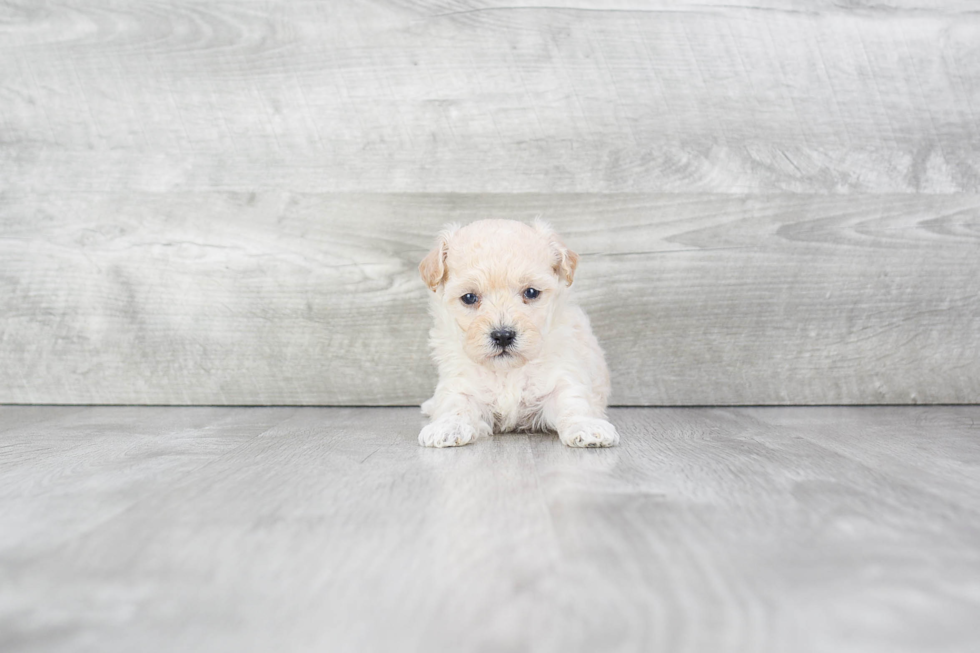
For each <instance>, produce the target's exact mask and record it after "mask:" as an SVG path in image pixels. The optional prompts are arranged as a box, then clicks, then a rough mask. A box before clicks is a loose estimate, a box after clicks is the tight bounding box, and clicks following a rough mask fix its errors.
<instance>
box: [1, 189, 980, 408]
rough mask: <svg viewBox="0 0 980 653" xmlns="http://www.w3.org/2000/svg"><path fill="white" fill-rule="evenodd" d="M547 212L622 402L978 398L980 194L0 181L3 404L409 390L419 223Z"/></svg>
mask: <svg viewBox="0 0 980 653" xmlns="http://www.w3.org/2000/svg"><path fill="white" fill-rule="evenodd" d="M536 214H542V215H544V216H545V217H547V218H549V219H551V220H552V221H553V222H554V223H555V225H556V226H557V228H558V229H559V231H560V232H561V233H563V234H564V235H565V237H566V240H567V242H568V243H569V245H570V246H571V247H572V248H573V249H575V250H576V251H578V252H579V253H580V254H581V262H580V266H579V270H578V273H577V275H576V284H575V291H576V292H577V294H578V296H579V298H580V300H581V303H582V304H583V306H584V307H585V308H586V310H587V311H588V312H589V314H590V315H591V316H592V320H593V324H594V329H595V331H596V333H597V334H598V337H599V340H600V342H601V343H602V344H603V346H604V347H605V349H606V351H607V354H608V358H609V362H610V366H611V369H612V373H613V401H614V402H615V403H620V404H652V405H709V404H770V403H773V404H793V403H804V404H833V403H974V402H977V401H978V399H980V338H978V335H977V334H978V333H980V302H978V301H977V297H978V296H980V199H978V198H976V197H967V196H952V197H943V196H914V195H899V196H861V197H836V196H798V195H788V196H771V197H767V198H740V197H730V196H700V195H698V196H677V195H567V194H558V195H507V194H504V195H477V196H473V195H422V194H410V195H394V194H381V195H359V194H358V195H349V194H336V195H320V194H316V195H307V194H302V195H300V194H289V193H277V194H231V193H203V194H181V195H177V196H169V197H167V198H166V200H165V201H162V202H161V201H159V198H158V196H156V195H154V194H139V193H135V194H127V195H122V194H120V193H109V194H96V193H85V194H58V195H49V196H48V199H47V200H46V201H40V199H39V197H38V196H37V195H34V194H29V193H28V194H24V195H14V194H7V195H6V196H5V201H4V202H3V203H2V204H0V231H2V233H3V237H0V288H2V290H3V292H2V293H0V314H2V315H3V316H4V317H3V321H2V323H0V324H2V325H3V329H2V332H0V346H2V356H3V365H2V366H0V401H5V402H15V403H135V404H141V403H150V404H174V403H176V404H321V405H322V404H327V405H329V404H381V405H384V404H418V402H419V401H421V400H423V399H425V398H426V397H427V396H428V394H427V393H429V392H431V390H432V388H433V387H434V383H435V377H434V373H435V372H434V367H433V366H432V365H431V363H430V362H429V359H428V352H427V346H426V333H427V330H428V324H429V318H428V317H427V315H426V302H427V298H426V292H427V291H426V290H425V288H424V286H423V284H422V283H421V281H420V280H419V278H418V273H417V269H416V267H417V264H418V261H419V260H421V258H422V256H423V255H424V254H425V252H426V251H427V250H428V248H429V247H430V245H431V242H432V239H433V234H434V233H435V232H436V231H437V230H438V228H439V227H440V225H442V224H443V223H444V222H448V221H451V220H462V221H467V220H470V219H476V218H479V217H489V216H495V217H510V218H518V219H529V218H531V217H533V216H534V215H536ZM201 215H206V216H207V219H206V220H203V221H202V220H201V218H200V216H201Z"/></svg>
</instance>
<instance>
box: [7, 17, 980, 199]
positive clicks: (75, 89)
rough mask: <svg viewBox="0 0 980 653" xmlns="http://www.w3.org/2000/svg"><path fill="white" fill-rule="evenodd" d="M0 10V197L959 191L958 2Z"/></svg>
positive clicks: (971, 57) (969, 24)
mask: <svg viewBox="0 0 980 653" xmlns="http://www.w3.org/2000/svg"><path fill="white" fill-rule="evenodd" d="M548 5H549V6H521V5H519V4H515V3H508V2H501V1H496V0H466V1H462V0H461V1H452V0H440V1H438V2H417V1H413V0H388V1H379V2H371V3H363V2H356V1H354V0H340V1H332V2H328V3H321V2H304V1H299V0H296V1H290V2H277V3H274V4H269V3H264V2H229V1H219V0H212V1H208V2H198V1H193V2H190V1H186V0H165V1H162V2H143V1H140V0H116V1H114V2H111V3H109V4H105V3H92V2H81V1H78V0H61V1H44V2H38V1H33V0H32V1H30V2H27V1H9V0H8V1H5V2H3V3H0V12H2V14H0V16H2V19H0V25H2V27H0V30H2V31H0V35H2V38H0V107H2V111H0V134H2V138H3V143H4V147H3V148H2V149H0V190H11V189H34V190H37V191H39V192H44V191H47V190H51V189H55V190H72V191H81V190H86V191H112V190H117V189H126V190H140V191H154V192H175V191H187V190H213V189H221V190H235V191H244V192H251V191H255V190H280V189H286V190H293V191H303V192H337V191H363V192H388V191H401V192H723V193H729V192H732V193H771V192H803V193H812V192H816V193H824V192H853V191H860V192H881V193H893V192H943V193H945V192H971V193H976V192H978V191H980V154H978V153H980V106H978V105H980V13H978V12H977V11H976V6H975V4H973V3H971V2H962V1H954V0H947V1H943V2H905V1H897V0H889V1H887V2H879V3H874V4H873V5H871V4H868V3H853V4H842V3H834V2H802V1H798V0H782V1H766V2H729V3H724V4H718V3H710V2H702V1H694V0H688V1H683V2H677V1H670V2H666V1H644V2H641V1H636V0H630V1H626V2H618V3H616V4H615V6H614V7H610V5H609V4H608V3H605V2H600V1H598V0H593V1H587V0H575V1H569V0H562V1H556V2H549V3H548Z"/></svg>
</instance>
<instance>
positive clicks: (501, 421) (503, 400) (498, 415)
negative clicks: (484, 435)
mask: <svg viewBox="0 0 980 653" xmlns="http://www.w3.org/2000/svg"><path fill="white" fill-rule="evenodd" d="M495 386H496V387H494V388H492V389H491V395H492V399H491V401H490V402H489V403H490V405H491V406H492V407H493V412H494V417H495V421H496V422H497V424H496V427H497V428H496V430H498V431H503V432H507V431H513V430H518V429H522V428H529V427H530V426H531V424H532V422H533V418H534V416H535V415H536V414H537V412H538V411H539V410H540V408H541V397H540V396H539V395H540V389H539V388H536V387H535V386H534V385H533V384H532V383H531V382H530V381H529V380H528V378H527V377H525V376H524V375H514V376H513V377H509V378H505V379H502V380H501V382H498V383H497V384H495Z"/></svg>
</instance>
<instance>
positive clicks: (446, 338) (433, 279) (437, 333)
mask: <svg viewBox="0 0 980 653" xmlns="http://www.w3.org/2000/svg"><path fill="white" fill-rule="evenodd" d="M577 263H578V256H577V255H576V254H575V253H574V252H572V251H571V250H569V249H568V248H567V247H565V245H564V244H563V243H562V241H561V240H560V239H559V238H558V236H557V235H556V234H555V232H554V231H553V230H552V229H551V227H549V226H548V225H547V224H545V223H544V222H541V221H537V220H536V221H535V222H534V224H532V225H527V224H524V223H522V222H516V221H513V220H481V221H479V222H474V223H472V224H470V225H467V226H466V227H463V228H459V227H457V226H455V225H451V226H449V227H447V228H446V229H445V230H443V231H442V233H440V234H439V238H438V241H437V243H436V246H435V248H434V249H433V250H432V251H431V252H430V253H429V254H428V256H426V257H425V259H424V260H423V261H422V263H421V264H420V265H419V272H420V273H421V275H422V279H423V280H424V281H425V283H426V284H427V285H428V286H429V288H430V289H431V290H432V297H431V304H430V309H431V313H432V316H433V318H434V322H435V323H434V325H433V327H432V330H431V332H430V343H431V346H432V351H433V357H434V359H435V362H436V364H437V365H438V366H439V384H438V386H437V387H436V391H435V395H434V396H433V397H432V398H431V399H429V400H428V401H426V402H425V403H424V404H422V412H423V413H425V414H426V415H428V416H429V417H430V418H431V421H430V423H429V424H428V425H426V426H425V427H424V428H423V429H422V432H421V433H419V444H422V445H424V446H428V447H452V446H458V445H463V444H469V443H470V442H473V441H474V440H476V439H477V438H480V437H484V436H489V435H491V434H493V433H494V432H495V431H496V432H509V431H557V432H558V436H559V438H560V439H561V441H562V442H563V443H565V444H566V445H568V446H570V447H608V446H613V445H615V444H617V443H618V442H619V434H618V433H617V432H616V429H615V427H614V426H613V425H612V424H610V423H609V422H608V421H606V413H605V409H606V401H607V399H608V396H609V371H608V369H607V368H606V362H605V358H604V356H603V353H602V349H600V347H599V343H598V342H597V341H596V339H595V336H594V335H592V329H591V327H590V325H589V318H588V317H587V316H586V315H585V312H584V311H583V310H582V309H581V308H579V306H578V305H577V304H576V303H575V301H574V299H573V297H572V294H571V290H570V288H569V286H571V284H572V279H573V277H574V275H575V268H576V265H577ZM528 288H534V289H536V290H537V291H539V292H540V294H539V295H538V297H536V298H534V299H528V298H527V296H526V295H525V291H526V290H527V289H528ZM470 293H472V294H473V295H475V296H476V297H477V298H478V301H477V302H476V303H474V304H472V305H467V304H465V303H464V302H463V301H462V298H463V296H464V295H468V294H470ZM531 294H533V293H531ZM468 299H470V300H472V297H469V298H468ZM499 329H509V330H512V331H513V332H514V333H515V334H516V335H515V338H514V341H513V343H512V344H511V345H509V346H507V347H503V348H502V347H500V346H499V345H495V343H494V341H493V339H492V338H491V336H490V334H491V333H492V332H493V331H494V330H499Z"/></svg>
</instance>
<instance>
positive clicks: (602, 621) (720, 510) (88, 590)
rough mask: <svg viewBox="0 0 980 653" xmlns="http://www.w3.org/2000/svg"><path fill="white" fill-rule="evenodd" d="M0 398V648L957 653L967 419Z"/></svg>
mask: <svg viewBox="0 0 980 653" xmlns="http://www.w3.org/2000/svg"><path fill="white" fill-rule="evenodd" d="M612 420H613V421H614V422H615V423H616V424H617V426H618V427H619V429H620V432H621V433H622V435H623V443H624V444H623V446H621V447H619V448H615V449H610V450H592V451H581V450H570V449H566V448H563V447H562V446H561V445H560V444H559V443H558V441H557V439H556V438H554V437H549V436H525V435H520V436H518V435H506V436H498V437H495V438H494V439H492V440H489V441H482V442H479V443H478V444H476V445H473V446H469V447H465V448H462V449H457V450H429V449H422V448H419V447H418V446H417V445H416V441H415V437H416V433H417V429H418V427H419V425H420V417H419V415H418V412H417V410H416V409H408V408H390V409H384V408H372V409H363V408H361V409H358V408H152V407H140V408H133V407H96V408H79V407H57V408H52V407H3V408H0V650H3V651H5V652H8V653H10V652H14V651H127V652H129V651H175V650H208V651H211V650H214V651H303V650H310V651H328V650H329V651H385V650H390V651H469V650H476V651H524V650H534V651H606V650H608V651H641V650H642V651H669V652H681V651H712V652H716V651H834V652H840V651H865V652H866V651H889V652H894V651H967V650H976V649H975V646H976V644H977V642H978V641H980V407H969V406H960V407H929V408H924V407H903V408H882V407H878V408H738V409H697V408H687V409H651V408H621V409H615V410H613V411H612Z"/></svg>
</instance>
